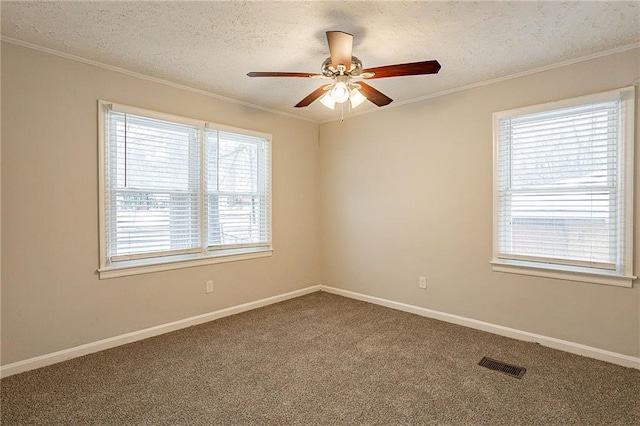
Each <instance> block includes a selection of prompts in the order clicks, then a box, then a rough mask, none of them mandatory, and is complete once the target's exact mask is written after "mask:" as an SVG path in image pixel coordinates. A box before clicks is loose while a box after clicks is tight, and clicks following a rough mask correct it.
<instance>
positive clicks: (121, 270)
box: [98, 248, 273, 280]
mask: <svg viewBox="0 0 640 426" xmlns="http://www.w3.org/2000/svg"><path fill="white" fill-rule="evenodd" d="M272 255H273V249H272V248H261V249H249V250H247V249H244V250H242V249H240V250H229V251H225V252H224V253H216V254H214V255H209V256H200V255H198V256H193V255H191V256H189V255H185V256H180V257H179V258H178V257H176V258H175V259H172V260H169V261H167V260H166V259H162V260H159V259H146V260H132V261H126V262H118V263H117V264H116V265H114V264H112V265H109V266H103V267H101V268H99V269H98V276H99V278H100V279H101V280H104V279H109V278H118V277H126V276H129V275H140V274H149V273H152V272H161V271H171V270H174V269H182V268H193V267H195V266H205V265H214V264H216V263H226V262H237V261H240V260H249V259H259V258H262V257H270V256H272Z"/></svg>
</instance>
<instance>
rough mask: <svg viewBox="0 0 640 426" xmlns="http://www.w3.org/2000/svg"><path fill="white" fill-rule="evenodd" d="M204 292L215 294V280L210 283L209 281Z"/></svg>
mask: <svg viewBox="0 0 640 426" xmlns="http://www.w3.org/2000/svg"><path fill="white" fill-rule="evenodd" d="M204 292H205V293H211V292H213V280H209V281H207V285H206V287H205V289H204Z"/></svg>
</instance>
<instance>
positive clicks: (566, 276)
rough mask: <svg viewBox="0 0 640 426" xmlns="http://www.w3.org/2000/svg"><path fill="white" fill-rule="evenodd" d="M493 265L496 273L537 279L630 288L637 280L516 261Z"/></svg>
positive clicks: (493, 263)
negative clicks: (528, 276)
mask: <svg viewBox="0 0 640 426" xmlns="http://www.w3.org/2000/svg"><path fill="white" fill-rule="evenodd" d="M491 265H492V267H493V271H494V272H505V273H508V274H519V275H532V276H535V277H544V278H554V279H558V280H567V281H580V282H586V283H592V284H604V285H613V286H618V287H629V288H631V287H632V286H633V280H635V279H636V278H637V277H634V276H621V275H616V274H614V273H608V272H606V271H603V270H589V269H588V268H579V267H571V266H560V265H550V264H537V263H533V262H525V261H516V260H508V261H507V260H493V261H492V262H491Z"/></svg>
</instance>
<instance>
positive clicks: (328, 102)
mask: <svg viewBox="0 0 640 426" xmlns="http://www.w3.org/2000/svg"><path fill="white" fill-rule="evenodd" d="M320 102H321V103H322V105H324V106H326V107H327V108H329V109H334V108H335V107H336V101H334V100H333V98H332V97H331V93H330V92H327V93H325V94H324V95H322V97H321V98H320Z"/></svg>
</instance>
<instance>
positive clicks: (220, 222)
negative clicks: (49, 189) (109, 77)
mask: <svg viewBox="0 0 640 426" xmlns="http://www.w3.org/2000/svg"><path fill="white" fill-rule="evenodd" d="M99 114H100V117H99V120H100V153H101V161H100V166H101V167H100V176H99V177H100V186H101V197H100V216H101V241H100V242H101V265H100V269H99V271H100V276H101V278H108V277H112V276H121V275H129V274H137V273H144V272H150V271H156V270H164V269H174V268H179V267H187V266H195V265H201V264H206V263H215V262H220V261H230V260H239V259H246V258H252V257H262V256H265V255H270V253H271V229H270V228H271V218H270V212H271V208H270V196H269V195H270V135H266V134H261V133H256V132H253V131H249V130H242V129H236V128H230V127H227V126H221V125H216V124H213V123H208V122H204V121H199V120H192V119H187V118H184V117H177V116H171V115H167V114H162V113H156V112H153V111H147V110H142V109H138V108H133V107H127V106H123V105H117V104H113V103H109V102H104V101H100V112H99Z"/></svg>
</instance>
